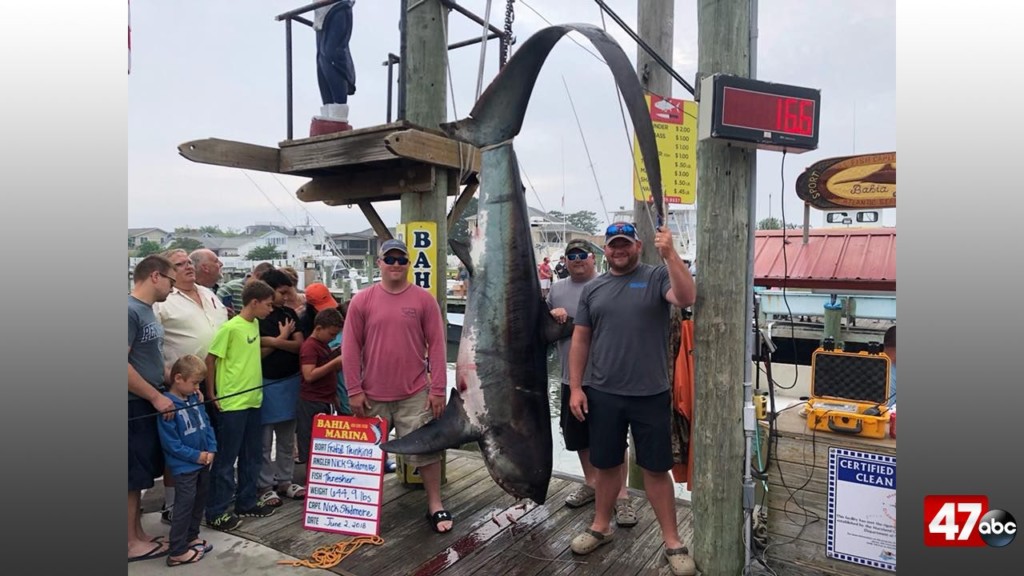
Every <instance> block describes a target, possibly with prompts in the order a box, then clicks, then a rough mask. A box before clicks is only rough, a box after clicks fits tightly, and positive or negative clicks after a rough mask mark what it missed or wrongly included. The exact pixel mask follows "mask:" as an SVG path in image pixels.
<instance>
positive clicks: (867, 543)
mask: <svg viewBox="0 0 1024 576" xmlns="http://www.w3.org/2000/svg"><path fill="white" fill-rule="evenodd" d="M825 553H826V555H827V556H828V557H829V558H837V559H839V560H844V561H846V562H853V563H855V564H860V565H862V566H870V567H872V568H877V569H881V570H889V571H892V572H895V571H896V458H894V457H892V456H886V455H884V454H873V453H870V452H860V451H857V450H847V449H845V448H836V447H834V446H830V447H829V450H828V537H827V543H826V550H825Z"/></svg>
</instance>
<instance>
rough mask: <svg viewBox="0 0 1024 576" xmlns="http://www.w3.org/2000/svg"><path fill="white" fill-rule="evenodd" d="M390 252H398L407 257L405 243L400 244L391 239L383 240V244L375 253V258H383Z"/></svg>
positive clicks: (407, 251)
mask: <svg viewBox="0 0 1024 576" xmlns="http://www.w3.org/2000/svg"><path fill="white" fill-rule="evenodd" d="M392 250H398V251H400V252H401V253H402V254H405V255H406V256H408V255H409V249H408V248H406V247H405V242H402V241H401V240H399V239H397V238H392V239H390V240H385V241H384V243H382V244H381V245H380V250H378V251H377V256H384V255H385V254H387V253H388V252H390V251H392Z"/></svg>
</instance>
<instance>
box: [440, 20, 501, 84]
mask: <svg viewBox="0 0 1024 576" xmlns="http://www.w3.org/2000/svg"><path fill="white" fill-rule="evenodd" d="M490 23H491V0H487V7H486V8H484V23H483V25H482V26H481V27H482V28H483V33H482V37H481V38H480V68H479V69H478V70H477V73H476V99H477V100H479V99H480V92H482V91H483V88H484V64H486V63H487V33H488V32H490V30H489V29H488V25H489V24H490ZM445 36H447V34H446V35H445ZM445 40H446V41H447V38H445Z"/></svg>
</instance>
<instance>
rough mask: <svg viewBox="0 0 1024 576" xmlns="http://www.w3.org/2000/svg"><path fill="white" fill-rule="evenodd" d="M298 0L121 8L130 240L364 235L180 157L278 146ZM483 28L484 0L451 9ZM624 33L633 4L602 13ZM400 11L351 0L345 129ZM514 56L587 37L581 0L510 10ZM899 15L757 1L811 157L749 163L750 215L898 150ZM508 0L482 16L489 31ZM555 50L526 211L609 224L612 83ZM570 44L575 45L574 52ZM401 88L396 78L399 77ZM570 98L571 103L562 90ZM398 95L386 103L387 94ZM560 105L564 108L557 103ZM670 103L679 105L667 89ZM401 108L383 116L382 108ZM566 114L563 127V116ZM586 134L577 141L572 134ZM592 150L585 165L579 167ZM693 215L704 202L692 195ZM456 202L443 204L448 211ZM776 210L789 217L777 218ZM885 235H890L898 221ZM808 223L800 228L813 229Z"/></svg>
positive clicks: (691, 43) (624, 170)
mask: <svg viewBox="0 0 1024 576" xmlns="http://www.w3.org/2000/svg"><path fill="white" fill-rule="evenodd" d="M306 3H308V2H306V1H305V0H246V1H245V2H217V1H210V0H175V1H174V2H156V1H152V0H149V1H147V0H135V1H134V2H132V4H131V29H132V50H131V56H130V58H131V73H130V74H129V75H128V103H129V117H128V130H129V134H128V144H129V149H128V226H129V227H131V228H140V227H150V226H152V227H158V228H163V229H165V230H167V231H171V230H173V229H174V228H176V227H179V226H194V227H198V226H207V225H211V226H212V225H216V226H220V227H221V228H225V229H226V228H234V229H241V228H244V227H245V226H246V225H249V224H253V223H257V222H277V223H282V224H285V225H298V224H303V223H305V222H306V220H307V219H308V220H309V222H310V223H312V224H314V225H322V226H324V227H326V228H327V230H328V231H330V232H333V233H342V232H353V231H358V230H363V229H366V228H368V227H369V224H368V222H367V221H366V219H365V217H364V216H363V214H362V212H361V211H360V210H359V209H358V208H357V207H354V206H353V207H351V208H349V207H346V206H334V207H332V206H326V205H324V204H321V203H316V202H313V203H304V202H301V201H299V200H298V199H297V198H296V197H295V191H296V190H297V189H298V187H299V186H301V185H302V184H303V183H305V182H306V181H307V179H305V178H299V177H292V176H284V175H279V174H270V173H265V172H256V171H248V170H241V169H237V168H228V167H222V166H213V165H206V164H198V163H193V162H191V161H189V160H186V159H185V158H183V157H182V156H180V155H179V154H178V152H177V147H178V145H179V144H182V143H184V142H187V141H190V140H198V139H203V138H222V139H227V140H236V141H241V142H247V143H251V144H258V145H263V146H271V147H276V146H277V145H278V144H279V143H280V142H281V141H282V140H285V139H286V136H287V118H286V116H287V115H286V89H285V87H286V74H285V71H286V65H285V55H286V52H285V26H284V23H283V22H278V21H276V20H275V19H274V17H275V16H276V15H278V14H281V13H283V12H286V11H288V10H292V9H294V8H298V7H300V6H303V5H305V4H306ZM460 3H461V4H462V5H463V6H465V7H466V8H468V9H470V10H472V11H473V12H475V13H477V14H479V15H483V14H484V12H485V9H486V0H460ZM606 3H607V4H608V5H609V6H610V7H611V8H612V9H613V10H615V11H616V12H617V13H618V15H619V16H620V17H622V19H623V20H624V21H625V22H626V23H627V24H628V25H629V26H630V27H631V28H633V29H634V30H635V29H636V20H637V1H636V0H608V1H607V2H606ZM399 5H400V2H399V1H398V0H357V2H356V5H355V8H354V21H355V24H354V30H353V34H352V40H351V43H350V48H351V51H352V54H353V58H354V60H355V65H356V76H357V81H356V86H357V92H356V94H355V95H353V96H351V97H350V98H349V106H350V112H349V122H350V123H351V124H352V125H353V126H354V127H356V128H361V127H367V126H373V125H379V124H384V123H385V122H386V116H387V68H386V67H385V66H383V65H382V63H383V62H384V61H385V60H386V59H387V54H388V53H389V52H393V53H396V54H397V53H398V51H399V31H398V21H399ZM514 6H515V14H516V16H515V22H514V24H513V33H514V35H515V36H516V37H517V39H518V43H517V45H514V46H513V47H512V54H513V55H514V54H515V51H516V49H517V47H518V45H521V44H522V42H524V41H525V40H526V39H527V38H528V37H529V36H530V35H532V34H533V33H534V32H536V31H538V30H540V29H542V28H544V27H547V26H548V24H547V23H546V22H545V19H546V20H547V21H548V22H551V23H553V24H563V23H573V22H585V23H590V24H594V25H598V26H601V25H602V19H601V11H600V9H599V7H598V5H597V4H596V3H595V2H594V1H593V0H517V1H516V2H515V4H514ZM895 10H896V3H895V1H892V0H830V1H829V2H822V1H820V0H762V1H760V2H759V12H758V44H757V61H756V69H757V78H759V79H761V80H766V81H771V82H778V83H783V84H792V85H797V86H805V87H809V88H818V89H820V90H821V101H822V104H821V108H822V111H821V136H820V140H819V143H818V149H817V150H813V151H809V152H805V153H802V154H792V153H791V154H787V155H786V156H785V163H784V165H783V156H782V154H781V153H778V152H771V151H759V152H758V154H757V201H756V207H757V218H758V220H760V219H762V218H766V217H768V216H773V217H775V218H781V217H784V218H785V220H786V221H787V223H791V224H801V223H802V222H803V204H802V201H801V200H800V199H799V198H798V197H797V195H796V192H795V187H794V184H795V182H796V179H797V177H798V176H799V175H800V173H801V172H803V171H804V169H806V168H807V167H808V166H810V165H811V164H813V163H814V162H816V161H818V160H822V159H825V158H832V157H836V156H844V155H849V154H867V153H877V152H891V151H895V150H896V29H895ZM504 12H505V2H503V1H495V2H493V3H492V13H491V22H492V23H493V24H494V25H495V26H497V27H499V28H501V27H503V22H504ZM696 20H697V3H696V0H677V1H676V2H675V13H674V38H673V54H672V65H673V67H674V68H675V70H676V71H677V72H679V74H680V75H681V76H682V77H683V78H686V79H687V81H689V82H691V83H692V82H693V78H694V77H695V74H696V72H697V61H698V52H697V21H696ZM448 22H449V23H448V35H449V40H450V42H455V41H458V40H464V39H469V38H474V37H479V36H480V34H481V28H480V26H479V25H477V24H475V23H473V22H471V21H469V20H468V19H466V18H464V17H463V16H462V15H460V14H458V13H455V12H452V13H451V14H450V16H449V20H448ZM605 23H606V27H607V29H608V31H609V33H611V35H612V36H613V37H614V38H615V39H616V40H617V41H618V42H619V44H620V45H621V46H622V48H623V50H624V51H625V53H626V54H627V55H628V56H629V57H630V59H631V60H632V61H634V62H635V60H636V54H637V45H636V43H635V42H633V41H632V39H630V37H629V36H628V35H627V34H626V33H625V32H623V31H622V30H621V29H620V28H619V27H618V26H617V25H616V24H615V23H614V22H613V21H612V20H611V19H610V18H607V17H606V18H605ZM292 36H293V65H294V72H293V85H294V108H295V113H294V125H295V137H296V138H299V137H303V136H305V135H306V134H308V127H309V120H310V118H311V116H312V115H313V114H316V113H318V111H319V108H320V97H319V91H318V89H317V83H316V65H315V57H314V54H315V47H314V36H313V31H312V30H311V29H310V28H308V27H306V26H304V25H301V24H296V25H294V29H293V35H292ZM576 38H577V40H578V42H579V43H578V44H577V43H574V42H572V41H571V40H569V39H568V38H564V39H563V40H561V41H560V42H559V43H558V44H557V45H556V47H555V48H554V50H553V51H552V53H551V55H550V56H549V57H548V60H547V62H546V63H545V65H544V67H543V69H542V70H541V73H540V76H539V78H538V80H537V83H536V86H535V88H534V91H533V96H532V98H531V100H530V106H529V109H528V111H527V115H526V121H525V123H524V125H523V129H522V132H521V133H520V135H519V136H518V137H517V138H516V152H517V154H518V156H519V161H520V164H521V167H522V169H523V171H524V172H525V175H526V177H527V181H528V182H527V188H528V191H527V201H528V203H529V204H530V205H531V206H534V207H536V208H541V209H544V210H561V211H564V212H575V211H578V210H592V211H594V212H596V213H597V215H598V218H599V219H600V220H602V221H606V214H608V213H610V212H612V211H614V210H617V209H619V207H621V206H629V205H630V203H631V202H632V180H631V178H632V170H633V160H632V155H631V146H632V144H631V137H629V136H627V134H626V132H625V129H624V128H623V123H622V117H621V113H620V111H619V105H618V103H617V98H616V92H615V86H614V82H613V80H612V77H611V73H610V72H609V71H608V69H607V67H606V66H605V65H604V64H603V63H601V62H600V61H598V60H597V59H596V58H595V57H594V56H593V55H592V54H590V53H588V52H587V51H585V50H584V48H583V47H586V48H587V49H588V50H590V51H591V52H596V51H595V50H594V49H593V48H592V47H591V46H590V45H589V43H588V42H587V41H586V40H585V39H583V38H582V37H576ZM581 45H582V47H581ZM449 62H450V64H451V85H452V86H454V89H451V88H450V89H449V99H448V118H449V120H455V119H457V118H462V117H465V116H466V115H467V114H468V112H469V110H470V109H471V108H472V105H473V102H474V100H475V98H474V96H475V91H476V84H477V77H478V71H479V62H480V45H479V44H476V45H473V46H470V47H465V48H460V49H457V50H453V51H451V52H450V54H449ZM497 72H498V43H497V41H491V42H490V43H488V46H487V48H486V65H485V68H484V78H483V84H484V87H485V88H486V86H487V85H488V84H489V83H490V82H491V80H493V78H494V76H495V75H496V74H497ZM395 76H396V78H397V69H396V70H395ZM567 87H568V90H567ZM396 94H397V92H396ZM570 94H571V100H570ZM671 96H673V97H676V98H684V99H692V97H691V96H690V94H689V93H688V92H687V91H686V90H685V89H684V88H683V87H682V86H681V85H680V84H677V83H674V84H673V87H672V94H671ZM396 105H397V102H395V103H394V104H393V110H394V108H395V107H396ZM573 105H574V106H575V113H576V115H578V117H579V125H577V123H576V120H575V116H574V114H573V108H572V106H573ZM580 126H582V137H581V127H580ZM586 149H589V152H590V157H589V158H588V155H587V153H586ZM697 198H698V199H697V202H698V203H699V202H700V191H699V190H698V192H697ZM452 201H453V199H452V198H450V199H449V206H450V205H451V202H452ZM376 207H377V211H378V212H379V213H380V215H381V217H382V218H383V219H384V221H385V223H387V224H388V225H391V226H393V225H394V224H397V223H398V219H399V215H400V210H399V203H398V202H387V203H377V204H376ZM783 208H784V209H785V211H784V212H783ZM882 216H883V218H882V223H883V224H885V225H892V226H894V225H895V224H896V209H894V208H893V209H887V210H883V215H882ZM821 222H822V216H821V212H820V211H818V210H816V209H812V210H811V220H810V224H811V225H812V226H817V225H820V224H821Z"/></svg>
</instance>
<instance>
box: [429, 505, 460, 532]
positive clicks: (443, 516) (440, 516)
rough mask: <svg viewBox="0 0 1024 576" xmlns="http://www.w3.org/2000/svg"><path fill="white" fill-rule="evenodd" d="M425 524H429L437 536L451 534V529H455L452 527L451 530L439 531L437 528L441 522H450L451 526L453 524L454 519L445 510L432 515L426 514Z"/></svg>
mask: <svg viewBox="0 0 1024 576" xmlns="http://www.w3.org/2000/svg"><path fill="white" fill-rule="evenodd" d="M427 522H429V523H430V527H431V528H433V529H434V532H437V533H438V534H444V533H446V532H451V530H452V528H454V527H455V526H452V528H449V529H447V530H441V529H439V528H438V524H440V523H441V522H451V523H452V524H454V523H455V518H453V517H452V514H451V512H449V511H447V510H438V511H437V512H434V513H433V514H431V513H430V512H427Z"/></svg>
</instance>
